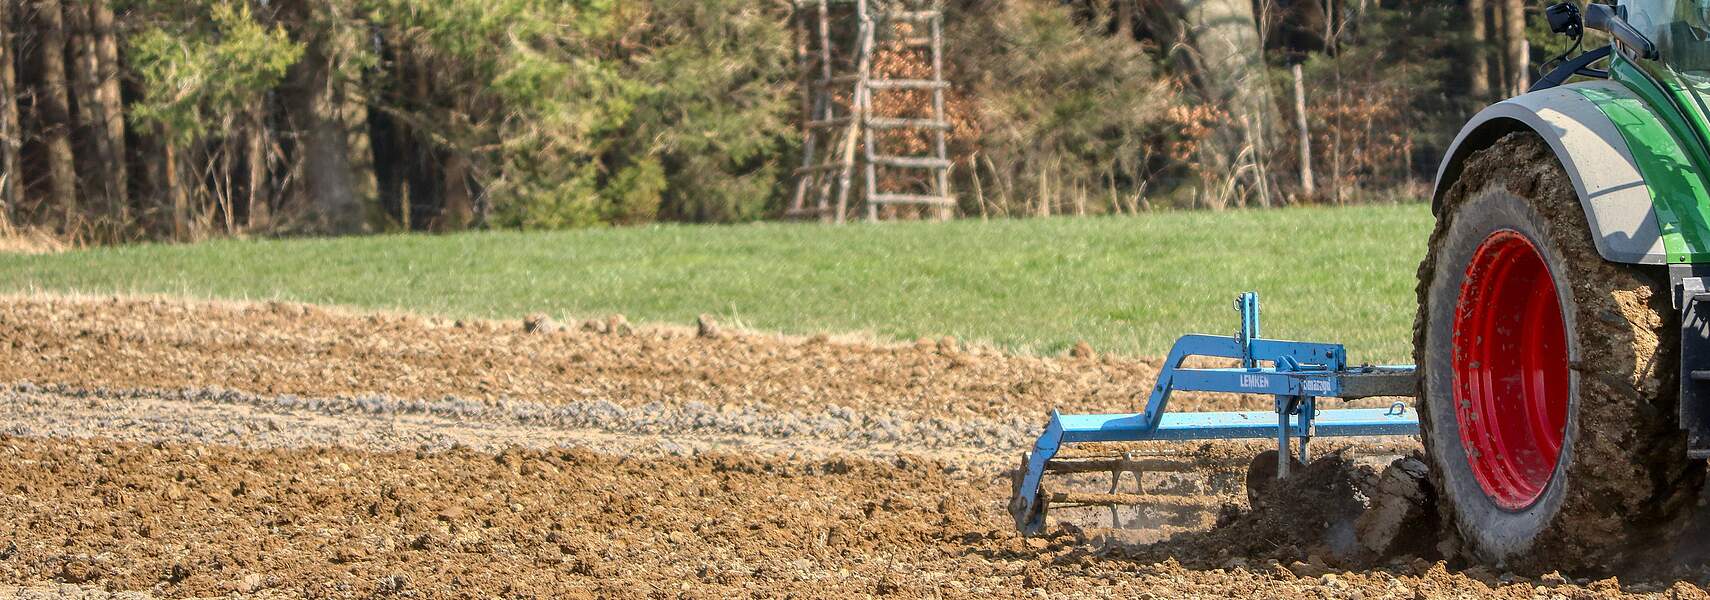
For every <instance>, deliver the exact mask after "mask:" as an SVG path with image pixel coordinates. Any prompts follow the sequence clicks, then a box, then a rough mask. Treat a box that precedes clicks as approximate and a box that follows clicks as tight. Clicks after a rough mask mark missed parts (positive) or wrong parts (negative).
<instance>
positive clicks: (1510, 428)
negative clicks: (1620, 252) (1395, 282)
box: [1413, 132, 1703, 572]
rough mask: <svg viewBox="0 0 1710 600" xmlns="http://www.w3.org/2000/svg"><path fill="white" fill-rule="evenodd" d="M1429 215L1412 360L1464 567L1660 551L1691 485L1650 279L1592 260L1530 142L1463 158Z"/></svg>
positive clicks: (1429, 447)
mask: <svg viewBox="0 0 1710 600" xmlns="http://www.w3.org/2000/svg"><path fill="white" fill-rule="evenodd" d="M1437 215H1438V217H1437V225H1436V229H1435V230H1434V231H1433V232H1432V234H1431V240H1430V245H1429V247H1428V253H1427V255H1426V257H1425V260H1424V261H1423V262H1422V263H1421V264H1420V266H1419V286H1418V289H1417V292H1418V295H1419V312H1418V316H1417V318H1416V320H1415V321H1414V330H1413V334H1414V360H1415V362H1416V364H1418V366H1419V370H1420V379H1419V381H1420V389H1419V398H1420V401H1421V404H1422V406H1421V409H1420V425H1421V429H1422V435H1423V438H1424V444H1425V450H1426V454H1427V455H1428V456H1429V459H1430V462H1431V467H1432V469H1431V473H1432V479H1433V483H1434V484H1435V485H1434V486H1433V487H1434V488H1435V489H1436V493H1437V496H1438V507H1439V509H1440V510H1441V511H1442V513H1443V514H1442V515H1441V517H1442V522H1443V523H1444V524H1445V525H1446V526H1447V527H1450V528H1452V529H1453V532H1452V533H1454V534H1456V535H1455V538H1457V539H1458V540H1459V550H1460V552H1461V553H1462V555H1463V557H1465V558H1468V559H1471V560H1472V561H1474V562H1479V563H1484V564H1490V565H1495V566H1500V567H1504V568H1508V569H1512V570H1524V571H1540V572H1541V571H1545V570H1550V569H1561V570H1564V571H1569V572H1574V571H1598V570H1603V571H1607V570H1609V569H1612V568H1615V567H1619V566H1626V565H1629V564H1630V563H1632V562H1633V560H1634V559H1636V558H1639V557H1640V555H1642V554H1643V552H1644V551H1646V550H1654V549H1656V548H1657V545H1656V543H1655V542H1656V541H1655V538H1654V537H1653V536H1654V535H1655V534H1656V533H1658V532H1659V528H1661V527H1666V526H1667V524H1668V523H1669V522H1670V521H1671V520H1672V519H1674V518H1677V517H1679V516H1680V515H1682V514H1683V513H1684V512H1685V511H1684V509H1685V508H1687V507H1690V506H1691V505H1692V504H1693V501H1694V500H1695V498H1696V494H1697V492H1698V487H1699V484H1700V483H1701V481H1702V478H1703V473H1702V471H1703V469H1702V467H1701V465H1699V464H1694V463H1693V462H1692V461H1689V460H1688V459H1687V458H1686V453H1685V447H1684V439H1683V435H1682V434H1681V432H1680V431H1679V430H1678V427H1677V422H1678V417H1677V412H1676V396H1677V389H1676V386H1677V380H1676V377H1677V375H1678V374H1677V371H1678V367H1677V365H1678V364H1679V363H1678V361H1679V359H1678V352H1679V342H1678V337H1679V332H1678V325H1677V320H1678V316H1677V315H1676V314H1675V311H1674V310H1673V309H1672V308H1671V307H1670V299H1669V296H1668V288H1667V282H1666V281H1667V280H1666V278H1665V277H1663V273H1662V272H1661V271H1660V270H1653V268H1652V267H1643V266H1637V265H1622V264H1616V263H1611V262H1607V261H1605V260H1603V259H1602V258H1601V257H1600V256H1599V255H1598V253H1597V249H1596V247H1595V245H1594V244H1593V241H1592V239H1591V233H1590V229H1589V227H1587V225H1586V220H1585V214H1584V212H1583V209H1582V208H1581V207H1580V203H1579V198H1578V194H1577V192H1575V190H1574V188H1573V185H1572V183H1571V181H1570V180H1569V179H1568V176H1567V173H1566V172H1565V171H1564V170H1563V169H1562V167H1561V165H1560V163H1558V162H1557V160H1556V158H1555V155H1554V154H1553V152H1552V151H1551V150H1550V148H1549V146H1548V145H1546V144H1545V143H1544V142H1543V140H1541V139H1540V138H1538V137H1537V136H1536V135H1533V134H1531V133H1529V132H1523V133H1513V134H1509V135H1507V136H1506V137H1504V138H1502V139H1501V140H1499V141H1498V142H1497V143H1496V144H1495V145H1493V146H1492V147H1490V148H1487V149H1484V150H1480V151H1479V152H1477V153H1475V154H1474V155H1472V156H1471V157H1470V158H1469V159H1468V161H1467V164H1466V166H1465V168H1464V169H1463V170H1462V172H1461V175H1460V177H1459V179H1458V180H1456V181H1455V182H1454V184H1453V185H1452V186H1451V187H1450V188H1449V189H1448V191H1447V193H1446V194H1445V195H1444V197H1443V204H1442V205H1441V206H1440V207H1439V209H1438V213H1437Z"/></svg>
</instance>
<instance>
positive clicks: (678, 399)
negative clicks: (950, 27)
mask: <svg viewBox="0 0 1710 600" xmlns="http://www.w3.org/2000/svg"><path fill="white" fill-rule="evenodd" d="M549 325H556V324H553V323H550V322H549V320H547V321H541V320H537V321H536V324H535V326H534V329H535V331H536V332H535V333H525V332H524V326H523V325H522V323H520V322H509V323H488V322H472V323H465V324H463V325H462V326H458V325H457V324H455V323H451V322H442V321H435V320H431V319H421V318H416V317H408V316H394V315H370V314H353V313H345V312H341V311H332V310H324V309H316V308H306V307H300V306H293V305H280V304H265V305H260V304H258V305H237V304H195V303H180V302H170V301H150V300H129V299H116V300H86V299H85V300H78V299H63V298H13V299H5V300H0V383H5V384H9V385H10V387H9V388H6V387H0V465H4V466H3V467H0V597H4V596H8V595H29V594H45V595H48V596H56V595H86V596H88V597H99V594H100V593H102V592H104V591H138V592H142V593H144V594H148V595H154V596H161V597H186V596H206V595H225V594H230V593H237V594H239V595H269V594H272V595H281V596H285V597H299V596H304V597H357V596H381V595H400V596H409V595H414V596H417V597H448V596H465V597H467V596H474V597H495V596H513V597H530V596H534V597H560V596H572V597H574V596H590V595H592V596H620V597H633V596H650V597H651V596H662V597H680V596H686V597H726V596H764V597H786V596H795V597H825V596H848V595H865V594H875V595H899V596H904V597H927V596H931V597H972V596H981V597H1017V596H1023V595H1030V594H1045V595H1051V596H1117V597H1158V598H1174V597H1215V598H1223V597H1261V598H1324V597H1347V598H1353V597H1366V598H1379V597H1399V598H1406V597H1422V598H1435V597H1444V596H1457V597H1511V598H1529V597H1533V596H1534V595H1545V596H1550V595H1554V594H1560V595H1563V596H1565V597H1575V598H1579V597H1586V598H1591V597H1623V596H1626V595H1631V594H1651V595H1656V596H1658V597H1663V596H1667V595H1669V594H1675V593H1678V594H1684V597H1695V598H1698V597H1710V596H1706V595H1705V594H1704V593H1703V592H1702V591H1701V590H1700V589H1698V588H1696V587H1694V586H1693V584H1694V583H1696V582H1698V581H1699V580H1700V579H1701V577H1702V575H1703V574H1702V573H1698V572H1696V571H1688V572H1684V573H1682V574H1678V575H1675V576H1669V577H1652V578H1648V579H1643V580H1638V579H1631V578H1630V579H1631V580H1629V581H1626V582H1622V581H1618V580H1605V581H1589V580H1568V579H1564V578H1561V577H1559V576H1545V577H1541V578H1536V579H1526V578H1521V577H1516V576H1513V575H1510V574H1502V573H1491V572H1487V571H1484V570H1479V569H1473V570H1465V571H1463V570H1458V569H1455V568H1452V565H1444V564H1440V563H1437V562H1435V561H1432V560H1429V559H1428V558H1425V557H1423V556H1419V557H1415V556H1406V555H1397V556H1390V557H1385V558H1384V559H1383V560H1378V561H1376V562H1372V561H1362V560H1354V559H1344V558H1341V557H1338V556H1336V554H1335V552H1334V551H1333V550H1334V548H1329V549H1326V548H1327V547H1321V544H1322V540H1323V539H1324V538H1323V537H1321V536H1317V535H1314V532H1313V531H1312V528H1313V526H1314V525H1313V521H1312V520H1313V519H1318V518H1321V515H1322V514H1324V513H1323V512H1322V511H1316V512H1314V511H1308V510H1301V511H1299V512H1298V514H1293V515H1280V514H1278V513H1272V514H1269V515H1266V514H1253V513H1248V514H1238V513H1233V512H1232V513H1231V514H1230V515H1229V517H1230V518H1229V522H1228V523H1226V524H1225V527H1224V528H1223V529H1214V530H1212V531H1209V532H1197V533H1188V534H1183V535H1179V536H1177V538H1175V539H1174V540H1171V541H1168V542H1164V543H1158V544H1149V543H1136V542H1134V541H1133V540H1132V539H1125V538H1124V537H1123V536H1121V535H1115V534H1112V533H1110V532H1101V531H1097V530H1085V531H1083V530H1081V529H1079V528H1077V527H1075V526H1073V525H1072V524H1070V525H1067V526H1060V527H1056V528H1054V529H1053V530H1052V533H1051V537H1049V538H1047V539H1031V540H1029V539H1022V538H1019V537H1017V536H1016V535H1014V533H1013V524H1012V522H1011V520H1010V518H1009V516H1008V515H1007V514H1006V513H1005V512H1004V509H1003V506H1004V504H1005V502H1006V501H1007V499H1008V495H1009V492H1010V490H1009V482H1008V479H1007V477H1006V473H1005V472H1004V471H1003V468H1004V467H1006V466H1008V465H1012V464H1013V460H1014V456H1015V455H1014V453H1013V450H1014V448H1010V446H1011V445H1013V444H1014V443H1015V442H1014V441H1010V440H1008V439H1007V438H1005V440H999V441H991V440H985V439H982V438H978V437H977V436H976V437H956V436H949V437H948V438H945V439H941V440H938V441H935V442H933V444H931V445H932V447H933V448H935V450H934V451H932V452H922V453H915V452H911V451H910V444H908V443H897V444H894V445H893V446H886V447H874V446H868V445H864V444H860V443H853V442H849V441H847V440H845V438H843V437H839V435H840V434H836V432H831V433H826V432H824V431H821V430H820V429H809V430H804V431H805V432H804V433H801V434H800V435H797V434H794V433H790V434H783V435H774V434H768V433H765V432H759V433H755V434H753V435H746V434H741V432H736V433H731V432H727V431H724V430H717V431H712V432H711V433H709V432H708V431H707V430H702V429H697V425H696V423H695V422H684V423H678V422H674V421H673V422H670V423H667V424H665V425H659V426H657V427H655V428H654V429H647V430H646V431H656V433H652V434H647V433H637V432H636V431H634V430H627V429H626V430H605V429H601V427H602V426H601V425H600V424H599V423H593V424H589V423H584V422H581V421H577V422H574V423H569V424H564V423H559V422H557V421H553V420H552V419H550V418H547V416H549V415H543V414H542V413H541V412H540V410H539V408H538V407H539V406H541V405H546V406H556V405H569V404H570V403H576V402H584V401H587V400H590V399H599V400H604V401H608V402H610V403H612V404H615V405H618V406H622V407H625V408H627V409H629V410H628V412H627V413H626V414H627V415H628V416H627V417H626V418H629V419H631V420H632V421H633V420H636V419H642V420H645V419H651V418H653V417H651V416H650V415H654V414H667V413H669V411H668V410H665V409H658V407H660V406H665V407H673V406H675V407H689V406H691V405H693V404H696V403H703V404H706V405H710V406H712V407H719V406H723V405H726V404H730V405H742V406H754V405H764V406H769V407H771V410H772V411H773V412H771V413H757V416H751V417H744V418H755V419H758V420H760V421H764V420H765V419H766V418H767V416H768V415H776V416H777V417H776V418H780V419H781V418H786V416H788V415H800V414H808V413H813V412H815V411H819V412H825V411H829V410H831V409H830V408H828V407H833V406H836V407H850V408H854V409H856V410H857V411H860V412H862V413H879V412H885V411H891V412H893V413H896V414H913V415H918V416H919V420H920V421H921V422H922V423H926V424H928V425H927V426H925V428H923V429H920V430H918V432H917V433H919V432H924V433H923V435H924V434H925V433H931V432H934V431H936V432H940V433H939V434H935V435H940V437H943V436H945V435H948V434H945V433H943V432H956V431H959V429H958V428H963V427H968V426H971V425H972V426H977V427H986V426H989V425H991V424H993V423H1012V424H1015V425H1014V426H1015V427H1018V428H1024V429H1027V430H1029V431H1032V430H1034V428H1036V427H1037V426H1038V423H1039V422H1040V421H1042V418H1041V417H1042V414H1043V413H1044V411H1045V410H1047V409H1048V408H1049V407H1052V406H1062V407H1064V408H1065V409H1066V410H1077V411H1110V410H1122V409H1123V408H1125V407H1131V406H1133V403H1134V402H1136V400H1134V397H1135V396H1136V395H1138V394H1139V393H1141V392H1144V391H1145V390H1146V389H1147V387H1148V386H1149V384H1150V381H1149V380H1150V378H1151V376H1152V374H1153V373H1154V372H1155V371H1154V368H1153V367H1152V366H1151V365H1152V364H1153V363H1151V362H1148V361H1145V360H1132V359H1124V358H1116V357H1109V356H1103V357H1100V358H1097V359H1077V358H1071V357H1063V358H1033V357H1015V356H1005V355H1001V354H998V353H993V352H989V351H984V350H974V351H968V350H960V349H955V348H954V346H955V345H954V344H942V343H933V344H922V345H920V346H919V347H916V346H880V345H872V344H862V343H836V342H828V341H825V340H824V339H784V338H775V337H768V336H758V335H752V334H743V333H740V332H733V331H729V330H722V331H719V332H718V334H717V335H714V336H697V335H696V331H695V330H694V329H656V328H648V327H639V328H635V330H634V331H633V332H632V333H630V334H627V335H625V334H622V333H619V334H596V333H588V332H583V331H582V329H581V327H579V326H569V327H550V326H549ZM620 330H621V328H620ZM50 384H51V385H50ZM44 386H46V387H44ZM221 389H229V390H241V391H242V393H240V392H226V391H220V390H221ZM341 398H342V399H341ZM55 403H63V408H60V409H56V408H55V406H56V404H55ZM1263 404H1264V402H1263V401H1260V402H1256V403H1255V404H1253V405H1251V407H1252V408H1263ZM1182 406H1184V407H1190V408H1196V409H1230V408H1234V406H1232V403H1231V402H1230V399H1229V398H1227V397H1224V398H1218V397H1210V398H1202V399H1198V400H1195V401H1192V402H1184V403H1183V405H1182ZM659 411H663V412H659ZM692 414H695V415H701V414H703V413H692ZM704 414H706V415H723V414H726V413H724V412H722V411H720V410H718V409H716V408H715V409H710V410H709V411H708V412H707V413H704ZM743 414H747V413H743ZM696 418H697V419H698V418H700V417H696ZM708 418H711V417H708ZM788 418H795V417H793V416H791V417H788ZM732 422H733V423H736V424H737V425H739V426H745V425H743V423H744V422H743V421H741V420H735V421H732ZM869 425H870V423H865V422H862V421H859V420H855V421H850V422H848V423H847V424H846V426H847V427H850V428H857V429H858V428H861V427H866V426H869ZM739 428H740V427H739ZM910 431H915V430H910ZM920 441H921V442H922V443H923V445H925V444H924V443H925V442H926V441H927V440H925V439H922V440H920ZM1372 447H1376V446H1370V445H1367V446H1358V447H1356V448H1354V449H1355V450H1358V449H1361V448H1364V449H1367V450H1370V449H1371V448H1372ZM1407 447H1408V446H1407V445H1406V444H1401V445H1399V446H1397V447H1394V448H1389V449H1388V450H1383V451H1384V452H1392V453H1406V452H1408V451H1409V450H1408V449H1407ZM1415 447H1416V446H1415ZM410 448H419V449H415V450H410ZM647 448H651V449H650V450H649V449H647ZM997 448H1002V449H1003V450H1002V455H1001V456H999V457H996V458H994V457H992V456H989V454H990V453H992V452H994V451H995V450H994V449H997ZM1324 448H1326V449H1327V450H1329V449H1332V448H1334V446H1331V445H1326V446H1324ZM1252 450H1253V448H1252V447H1250V445H1241V444H1225V445H1204V446H1195V447H1191V448H1187V449H1185V450H1184V451H1183V452H1181V453H1180V456H1183V457H1188V458H1191V459H1192V460H1194V461H1196V462H1197V463H1200V464H1201V467H1200V471H1201V473H1200V474H1202V475H1206V476H1208V477H1212V476H1233V477H1237V478H1238V477H1239V474H1238V473H1227V471H1229V470H1230V469H1229V467H1228V464H1229V463H1231V461H1238V460H1242V456H1250V453H1251V452H1252ZM1322 469H1324V471H1323V473H1324V475H1325V477H1328V479H1325V480H1324V481H1329V482H1335V481H1340V479H1338V478H1342V477H1345V476H1346V475H1347V474H1348V473H1358V472H1359V471H1358V470H1357V469H1355V470H1349V468H1348V467H1347V466H1346V465H1345V464H1344V465H1341V466H1337V467H1335V468H1333V469H1331V468H1322ZM1295 481H1296V482H1298V483H1295V484H1294V485H1295V486H1296V487H1300V486H1308V487H1310V486H1312V485H1315V484H1314V483H1313V482H1317V481H1319V480H1318V479H1314V478H1300V479H1297V480H1295ZM1195 485H1197V484H1195ZM1183 489H1184V490H1186V492H1185V493H1202V494H1212V493H1218V492H1217V491H1216V490H1212V489H1209V488H1205V487H1193V486H1191V485H1189V486H1186V487H1184V488H1183ZM1332 489H1335V488H1329V487H1326V488H1324V490H1325V491H1329V490H1332ZM1313 493H1314V492H1312V491H1311V490H1303V489H1297V490H1295V491H1294V492H1292V493H1291V492H1287V491H1285V492H1284V496H1279V497H1287V498H1290V499H1296V498H1298V499H1302V500H1297V501H1306V502H1311V503H1313V505H1317V504H1320V503H1322V504H1325V505H1331V504H1333V502H1332V501H1333V500H1335V499H1337V498H1345V497H1346V494H1345V493H1343V492H1341V491H1329V492H1328V493H1317V495H1313ZM1230 497H1231V498H1234V499H1237V500H1238V498H1239V496H1238V495H1230ZM1278 505H1279V506H1280V505H1281V503H1279V504H1278ZM1297 506H1298V505H1297ZM1315 515H1320V516H1315ZM1284 516H1286V517H1287V518H1283V517H1284ZM1290 519H1292V520H1290ZM1303 519H1304V520H1303ZM1290 528H1292V529H1290ZM1285 529H1286V530H1288V531H1287V533H1288V535H1296V536H1298V537H1297V538H1294V539H1291V540H1289V541H1286V542H1284V543H1281V544H1278V543H1273V542H1275V541H1277V540H1279V539H1280V538H1278V537H1277V536H1278V535H1280V534H1282V533H1283V532H1284V531H1285ZM8 585H13V586H21V587H19V588H16V589H8V588H7V587H6V586H8Z"/></svg>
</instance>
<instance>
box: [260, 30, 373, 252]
mask: <svg viewBox="0 0 1710 600" xmlns="http://www.w3.org/2000/svg"><path fill="white" fill-rule="evenodd" d="M320 5H321V3H320V2H315V1H310V0H305V1H302V2H293V3H287V4H285V5H282V7H281V9H280V11H281V12H280V20H281V21H283V22H285V23H286V27H287V28H289V29H291V30H292V33H293V36H292V37H293V38H294V39H296V40H298V41H300V42H302V43H303V44H304V46H305V48H304V50H303V57H302V58H301V59H300V60H298V61H297V63H296V64H294V65H291V69H290V72H289V73H288V74H287V76H286V77H287V79H286V83H285V85H284V86H282V87H283V89H282V90H281V94H280V95H281V104H282V105H283V106H284V108H285V111H286V112H287V114H289V115H290V122H291V125H292V127H293V128H294V129H296V130H297V138H298V141H297V144H296V147H295V152H294V154H295V158H294V160H295V161H296V163H297V164H296V167H297V171H298V172H299V173H301V175H302V181H303V184H302V185H301V186H299V188H298V200H297V202H296V205H297V209H298V210H300V211H302V213H303V216H304V217H306V218H307V221H308V224H309V225H310V226H312V227H314V228H315V229H317V230H319V231H320V232H322V233H332V234H350V233H358V232H360V231H362V229H363V224H364V220H365V219H364V218H363V212H362V204H361V202H360V201H359V200H358V199H357V196H356V182H355V174H354V173H353V172H352V167H351V161H350V145H349V141H348V139H347V138H346V136H345V130H344V122H343V121H342V120H341V119H340V118H339V112H338V110H339V107H340V106H342V105H343V103H344V97H343V96H344V94H343V87H344V82H343V81H341V80H339V79H338V78H337V77H336V76H335V74H334V73H333V72H332V67H333V60H332V57H333V56H334V52H335V50H334V49H333V47H334V44H335V40H331V39H328V36H330V35H332V34H331V33H329V32H326V31H318V30H316V28H315V26H314V25H313V22H314V21H315V18H316V17H317V16H325V15H315V14H314V13H315V12H317V11H319V10H321V8H320Z"/></svg>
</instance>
